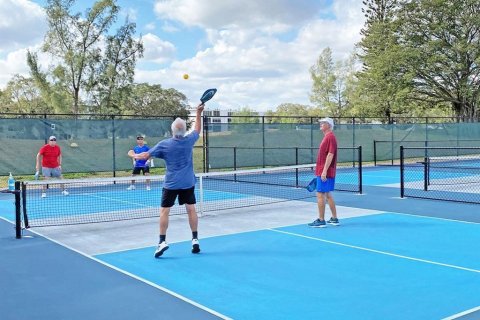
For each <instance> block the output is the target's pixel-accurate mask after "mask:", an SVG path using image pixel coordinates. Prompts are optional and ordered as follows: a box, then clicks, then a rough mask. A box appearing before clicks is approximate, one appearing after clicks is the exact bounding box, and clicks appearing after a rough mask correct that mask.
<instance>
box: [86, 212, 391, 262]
mask: <svg viewBox="0 0 480 320" xmlns="http://www.w3.org/2000/svg"><path fill="white" fill-rule="evenodd" d="M345 208H352V209H357V208H353V207H345ZM369 211H370V212H369V213H365V214H363V215H360V216H355V217H347V218H344V219H343V220H345V219H350V218H358V217H364V216H371V215H376V214H385V213H392V212H385V211H378V210H369ZM204 217H209V216H208V215H206V216H204ZM303 224H306V222H305V223H294V224H286V225H279V226H275V227H274V228H287V227H291V226H297V225H303ZM270 230H273V229H272V228H253V229H248V230H242V231H236V232H229V233H219V234H215V235H211V236H205V237H201V238H199V240H200V241H202V240H203V239H211V238H217V237H225V236H234V235H239V234H242V233H251V232H258V231H270ZM189 241H191V240H190V239H186V240H178V241H172V242H170V241H169V242H168V244H176V243H182V242H189ZM157 245H158V244H157V243H155V244H153V245H148V246H141V247H133V248H127V249H122V250H115V251H105V252H102V253H97V254H95V255H96V256H100V255H104V254H112V253H120V252H128V251H132V250H142V249H147V248H154V247H156V246H157Z"/></svg>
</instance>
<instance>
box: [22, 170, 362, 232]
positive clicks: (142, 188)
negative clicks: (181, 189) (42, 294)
mask: <svg viewBox="0 0 480 320" xmlns="http://www.w3.org/2000/svg"><path fill="white" fill-rule="evenodd" d="M337 170H338V173H337V181H338V182H337V183H336V186H337V187H338V188H337V190H345V191H353V192H359V191H360V190H361V187H360V185H359V183H360V178H359V172H361V165H359V164H356V166H355V167H344V168H342V167H340V168H338V169H337ZM314 176H315V165H314V164H309V165H297V166H287V167H277V168H262V169H250V170H237V171H229V172H210V173H200V174H197V175H196V186H195V194H196V199H197V211H198V212H199V213H200V214H205V213H207V212H210V211H218V210H225V209H233V208H241V207H249V206H258V205H263V204H271V203H276V202H282V201H289V200H300V199H305V198H309V197H315V192H313V193H310V192H308V191H307V190H306V189H305V187H306V186H307V185H308V183H309V182H310V181H311V180H312V178H313V177H314ZM133 180H134V183H132V181H133ZM163 182H164V176H135V177H134V179H133V178H132V177H116V178H102V179H99V178H97V179H71V180H66V179H63V180H44V181H27V182H23V183H22V205H23V218H24V220H25V221H24V224H25V226H26V227H38V226H54V225H69V224H83V223H95V222H107V221H118V220H130V219H140V218H150V217H157V216H158V215H159V209H160V202H161V190H162V188H163ZM132 186H134V188H133V187H132ZM67 193H68V195H67ZM184 213H185V208H184V207H183V206H178V205H175V206H173V207H172V209H171V212H170V214H171V215H177V214H184Z"/></svg>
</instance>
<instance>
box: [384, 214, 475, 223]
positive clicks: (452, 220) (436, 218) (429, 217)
mask: <svg viewBox="0 0 480 320" xmlns="http://www.w3.org/2000/svg"><path fill="white" fill-rule="evenodd" d="M383 213H392V214H398V215H403V216H410V217H417V218H428V219H433V220H442V221H449V222H459V223H466V224H476V225H480V222H474V221H464V220H457V219H449V218H440V217H432V216H422V215H419V214H413V213H402V212H391V211H384V212H383Z"/></svg>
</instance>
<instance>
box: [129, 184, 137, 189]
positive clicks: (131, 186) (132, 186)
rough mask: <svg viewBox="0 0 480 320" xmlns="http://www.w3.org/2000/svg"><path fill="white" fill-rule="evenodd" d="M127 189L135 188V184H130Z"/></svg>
mask: <svg viewBox="0 0 480 320" xmlns="http://www.w3.org/2000/svg"><path fill="white" fill-rule="evenodd" d="M127 190H135V186H134V185H133V184H131V185H130V187H128V188H127Z"/></svg>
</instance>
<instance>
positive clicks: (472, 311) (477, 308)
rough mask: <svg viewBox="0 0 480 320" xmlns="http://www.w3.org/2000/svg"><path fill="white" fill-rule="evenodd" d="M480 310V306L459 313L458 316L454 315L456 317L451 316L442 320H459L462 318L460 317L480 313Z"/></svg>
mask: <svg viewBox="0 0 480 320" xmlns="http://www.w3.org/2000/svg"><path fill="white" fill-rule="evenodd" d="M479 310H480V306H478V307H475V308H472V309H469V310H465V311H463V312H460V313H457V314H454V315H451V316H449V317H446V318H443V319H442V320H454V319H458V318H460V317H463V316H466V315H469V314H470V313H474V312H475V311H479Z"/></svg>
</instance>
